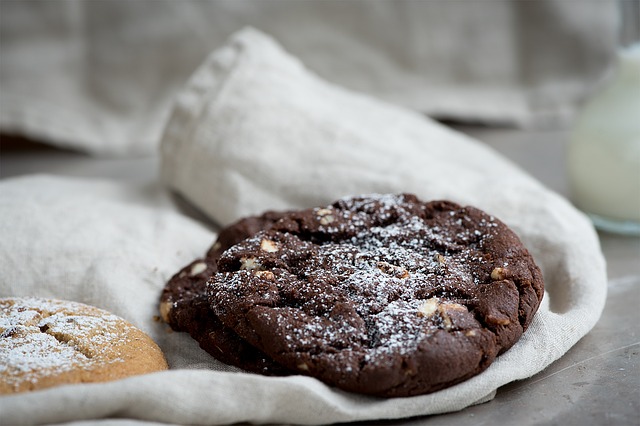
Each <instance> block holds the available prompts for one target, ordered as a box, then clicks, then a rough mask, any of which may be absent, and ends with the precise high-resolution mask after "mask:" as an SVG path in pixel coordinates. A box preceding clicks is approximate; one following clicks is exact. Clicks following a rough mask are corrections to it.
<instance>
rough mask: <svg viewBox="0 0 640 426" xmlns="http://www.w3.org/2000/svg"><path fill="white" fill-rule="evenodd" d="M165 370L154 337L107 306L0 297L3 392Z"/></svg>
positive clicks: (1, 389)
mask: <svg viewBox="0 0 640 426" xmlns="http://www.w3.org/2000/svg"><path fill="white" fill-rule="evenodd" d="M166 369H167V362H166V360H165V358H164V355H163V354H162V352H161V350H160V348H158V346H157V345H156V344H155V342H154V341H153V340H151V338H150V337H149V336H147V335H146V334H145V333H143V332H142V331H140V330H139V329H137V328H136V327H134V326H133V325H131V324H130V323H128V322H127V321H125V320H124V319H122V318H120V317H117V316H115V315H113V314H110V313H109V312H106V311H104V310H102V309H98V308H96V307H93V306H89V305H85V304H82V303H77V302H70V301H64V300H49V299H38V298H5V299H0V394H9V393H17V392H24V391H31V390H37V389H44V388H48V387H52V386H57V385H62V384H70V383H87V382H105V381H110V380H116V379H121V378H125V377H129V376H133V375H137V374H145V373H151V372H154V371H160V370H166Z"/></svg>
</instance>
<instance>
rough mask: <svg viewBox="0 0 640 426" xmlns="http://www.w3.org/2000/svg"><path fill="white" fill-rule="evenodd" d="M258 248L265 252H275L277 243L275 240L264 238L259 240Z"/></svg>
mask: <svg viewBox="0 0 640 426" xmlns="http://www.w3.org/2000/svg"><path fill="white" fill-rule="evenodd" d="M260 250H262V251H266V252H267V253H275V252H277V251H278V244H277V243H276V242H275V241H271V240H266V239H265V240H262V241H260Z"/></svg>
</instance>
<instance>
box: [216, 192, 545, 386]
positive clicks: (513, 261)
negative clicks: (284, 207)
mask: <svg viewBox="0 0 640 426" xmlns="http://www.w3.org/2000/svg"><path fill="white" fill-rule="evenodd" d="M217 270H218V271H217V272H216V273H215V274H214V275H213V277H212V279H211V280H210V281H209V283H208V284H207V288H206V291H207V293H208V295H209V302H210V305H211V308H212V309H213V311H214V313H215V314H216V316H217V318H218V319H219V320H220V321H221V323H222V324H223V325H224V326H226V327H228V328H230V329H232V330H233V331H234V332H235V333H237V335H238V336H239V337H240V338H241V339H243V340H245V341H246V342H248V343H250V344H251V345H252V346H254V347H256V348H258V349H259V350H260V351H261V352H264V353H265V354H266V355H267V356H268V357H269V358H270V359H272V360H273V361H275V363H277V364H279V365H281V366H283V367H284V368H286V369H288V370H291V371H294V372H297V373H298V374H304V375H309V376H312V377H316V378H318V379H320V380H322V381H324V382H325V383H327V384H329V385H332V386H336V387H338V388H341V389H344V390H347V391H353V392H359V393H366V394H370V395H377V396H385V397H393V396H410V395H417V394H424V393H428V392H433V391H436V390H439V389H443V388H445V387H448V386H451V385H454V384H456V383H459V382H461V381H463V380H466V379H468V378H470V377H472V376H474V375H476V374H478V373H480V372H482V371H483V370H485V369H486V368H487V367H488V366H489V365H490V364H491V363H492V361H493V360H494V358H495V357H496V356H497V355H499V354H500V353H502V352H504V351H506V350H507V349H509V348H510V347H511V346H512V345H513V344H514V343H515V342H516V341H517V340H518V339H519V338H520V336H521V335H522V333H523V332H524V331H525V330H526V329H527V327H528V326H529V324H530V322H531V320H532V318H533V315H534V313H535V312H536V310H537V308H538V306H539V304H540V301H541V299H542V296H543V280H542V274H541V273H540V270H539V268H538V267H537V266H536V265H535V263H534V261H533V259H532V257H531V255H530V254H529V252H528V251H527V250H526V248H525V247H524V246H523V245H522V243H521V242H520V240H519V239H518V237H517V236H516V235H515V234H514V233H513V232H512V231H511V230H510V229H509V228H508V227H507V226H506V225H504V224H503V223H502V222H500V221H499V220H497V219H496V218H494V217H492V216H490V215H488V214H486V213H484V212H482V211H480V210H478V209H475V208H473V207H462V206H459V205H457V204H454V203H451V202H446V201H437V202H426V203H425V202H421V201H419V200H418V199H417V198H416V197H414V196H412V195H407V194H402V195H372V196H367V197H354V198H345V199H342V200H339V201H337V202H336V203H334V204H332V205H330V206H326V207H323V208H314V209H308V210H303V211H300V212H293V213H289V214H286V215H284V216H283V217H282V218H280V220H278V221H277V222H275V223H274V224H272V225H271V226H270V227H269V229H268V230H264V231H261V232H258V233H257V234H255V235H254V236H252V237H249V238H247V239H245V240H243V241H241V242H239V243H238V244H236V245H234V246H232V247H231V248H229V249H228V250H226V251H225V252H224V253H222V254H221V256H220V259H219V260H218V263H217Z"/></svg>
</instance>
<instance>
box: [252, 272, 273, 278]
mask: <svg viewBox="0 0 640 426" xmlns="http://www.w3.org/2000/svg"><path fill="white" fill-rule="evenodd" d="M256 277H260V278H264V279H267V280H272V279H274V278H275V275H273V272H271V271H258V272H256Z"/></svg>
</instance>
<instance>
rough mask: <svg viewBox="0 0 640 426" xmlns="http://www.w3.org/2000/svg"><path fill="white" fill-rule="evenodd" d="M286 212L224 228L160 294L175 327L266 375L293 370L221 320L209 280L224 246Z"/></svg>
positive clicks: (163, 309) (234, 362)
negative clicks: (213, 304)
mask: <svg viewBox="0 0 640 426" xmlns="http://www.w3.org/2000/svg"><path fill="white" fill-rule="evenodd" d="M284 214H285V213H284V212H271V211H269V212H266V213H264V214H262V215H260V216H252V217H248V218H244V219H241V220H239V221H237V222H236V223H234V224H232V225H230V226H228V227H226V228H224V229H223V230H222V231H221V232H220V233H219V234H218V239H217V240H216V242H215V243H214V244H213V246H212V247H211V248H210V249H209V251H208V252H207V254H206V256H205V257H204V258H202V259H197V260H195V261H193V262H191V263H190V264H189V265H187V266H185V267H184V268H182V269H181V270H180V271H179V272H178V273H176V274H175V275H174V276H173V277H172V278H171V279H170V280H169V282H168V283H167V285H166V286H165V288H164V289H163V292H162V295H161V297H160V314H161V316H162V319H163V320H164V321H165V322H167V323H168V324H169V325H170V326H171V328H172V329H174V330H175V331H184V332H187V333H189V334H190V335H191V337H193V338H194V340H196V341H197V342H198V343H199V345H200V347H202V349H204V350H205V351H207V352H208V353H209V354H211V355H213V356H214V357H215V358H216V359H218V360H219V361H221V362H223V363H225V364H230V365H234V366H237V367H239V368H242V369H244V370H247V371H251V372H254V373H260V374H266V375H283V374H289V373H290V372H289V371H288V370H286V369H285V368H283V367H282V366H280V365H279V364H276V363H275V362H273V361H272V360H271V359H270V358H269V357H267V356H266V355H265V354H264V353H262V352H261V351H260V350H258V349H257V348H255V347H254V346H252V345H250V344H248V343H247V342H245V341H244V340H242V339H241V338H240V337H239V336H238V335H237V334H236V332H235V331H233V329H231V328H229V327H226V326H224V325H223V324H222V323H221V322H220V320H219V319H218V317H217V316H216V315H215V313H214V312H213V311H212V310H211V307H210V304H209V300H208V296H207V295H206V294H205V284H206V282H207V280H208V279H209V278H210V277H211V276H212V275H213V274H214V273H215V272H216V271H217V265H216V262H217V260H218V259H219V258H220V255H221V254H222V252H223V251H224V250H226V249H227V248H229V247H231V246H233V245H234V244H236V243H238V242H240V241H242V240H244V239H245V238H247V237H249V236H252V235H254V234H255V233H256V232H258V231H260V230H263V229H268V228H269V227H271V226H272V225H273V223H275V222H276V221H277V220H279V219H280V218H281V217H282V216H283V215H284Z"/></svg>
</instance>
